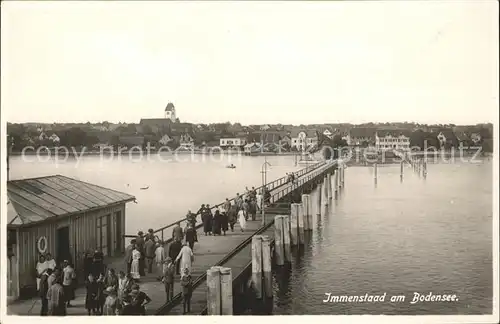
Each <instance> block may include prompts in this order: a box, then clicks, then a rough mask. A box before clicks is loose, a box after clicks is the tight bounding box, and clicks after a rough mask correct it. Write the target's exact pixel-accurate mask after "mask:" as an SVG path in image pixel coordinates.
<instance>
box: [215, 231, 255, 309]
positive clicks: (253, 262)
mask: <svg viewBox="0 0 500 324" xmlns="http://www.w3.org/2000/svg"><path fill="white" fill-rule="evenodd" d="M207 276H208V272H207ZM252 282H253V284H254V288H255V294H256V297H257V299H260V298H262V237H261V236H260V235H255V236H253V237H252Z"/></svg>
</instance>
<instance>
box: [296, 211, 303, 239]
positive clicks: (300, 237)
mask: <svg viewBox="0 0 500 324" xmlns="http://www.w3.org/2000/svg"><path fill="white" fill-rule="evenodd" d="M297 220H298V222H297V227H298V228H299V244H301V245H302V244H304V206H303V204H300V206H299V217H298V219H297Z"/></svg>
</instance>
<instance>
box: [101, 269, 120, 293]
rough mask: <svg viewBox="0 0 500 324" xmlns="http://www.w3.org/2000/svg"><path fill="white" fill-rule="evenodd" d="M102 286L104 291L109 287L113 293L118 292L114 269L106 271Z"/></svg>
mask: <svg viewBox="0 0 500 324" xmlns="http://www.w3.org/2000/svg"><path fill="white" fill-rule="evenodd" d="M104 286H105V287H106V289H107V288H110V287H111V288H112V289H113V290H114V291H115V292H118V276H117V275H116V273H115V269H109V270H108V273H107V274H106V277H105V278H104Z"/></svg>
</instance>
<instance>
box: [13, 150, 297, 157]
mask: <svg viewBox="0 0 500 324" xmlns="http://www.w3.org/2000/svg"><path fill="white" fill-rule="evenodd" d="M221 153H224V154H228V155H229V154H234V155H237V154H241V155H245V156H275V155H277V156H283V155H285V156H293V155H300V154H299V153H296V152H282V153H270V152H264V153H252V154H245V153H244V152H235V151H219V150H215V151H212V152H202V151H201V152H200V151H198V152H196V151H195V152H191V151H170V152H167V151H163V152H158V151H156V150H150V151H149V154H168V155H176V154H179V155H187V154H197V155H209V154H221ZM54 154H55V150H50V151H47V150H43V151H40V152H38V153H37V152H36V151H26V152H24V153H23V152H11V153H10V155H11V156H23V155H26V156H35V155H41V156H47V155H54ZM59 154H61V155H63V154H64V152H63V151H62V152H60V153H59ZM68 154H69V155H70V156H74V155H78V156H99V155H101V154H103V155H141V154H142V155H145V154H148V152H147V151H142V152H141V151H135V150H134V151H121V152H118V151H113V152H112V151H108V150H105V151H103V152H100V151H99V152H96V151H71V152H68Z"/></svg>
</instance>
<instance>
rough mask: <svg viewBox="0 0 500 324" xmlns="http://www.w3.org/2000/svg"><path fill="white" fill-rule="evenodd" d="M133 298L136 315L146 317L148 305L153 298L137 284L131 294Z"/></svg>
mask: <svg viewBox="0 0 500 324" xmlns="http://www.w3.org/2000/svg"><path fill="white" fill-rule="evenodd" d="M130 296H131V297H132V307H133V309H134V311H133V312H134V315H146V305H147V304H149V303H150V302H151V298H149V296H148V295H147V294H146V293H145V292H144V291H141V290H140V289H139V285H137V284H135V285H134V286H133V287H132V291H131V292H130Z"/></svg>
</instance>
